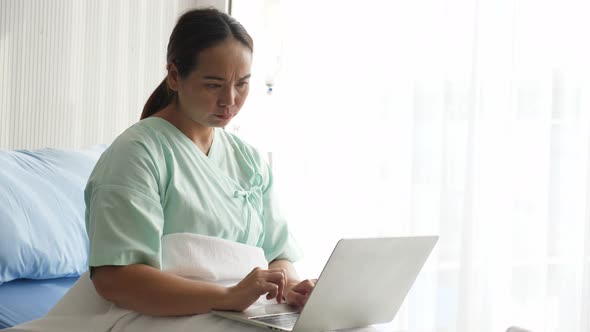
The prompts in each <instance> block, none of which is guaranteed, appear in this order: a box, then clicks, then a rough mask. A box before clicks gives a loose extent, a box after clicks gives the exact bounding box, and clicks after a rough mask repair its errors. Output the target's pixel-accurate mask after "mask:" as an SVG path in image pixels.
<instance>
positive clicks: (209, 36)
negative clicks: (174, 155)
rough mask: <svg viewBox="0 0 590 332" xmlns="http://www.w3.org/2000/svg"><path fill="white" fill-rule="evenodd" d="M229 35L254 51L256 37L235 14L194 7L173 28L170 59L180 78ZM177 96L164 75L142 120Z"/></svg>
mask: <svg viewBox="0 0 590 332" xmlns="http://www.w3.org/2000/svg"><path fill="white" fill-rule="evenodd" d="M228 37H234V38H235V39H237V40H238V41H239V42H241V43H242V44H244V45H245V46H246V47H248V48H249V49H250V51H253V50H254V43H253V41H252V38H251V37H250V35H249V34H248V32H247V31H246V29H244V27H243V26H242V25H241V24H240V23H239V22H238V21H237V20H236V19H234V18H233V17H231V16H229V15H227V14H225V13H222V12H220V11H218V10H217V9H213V8H207V9H193V10H190V11H188V12H186V13H184V14H183V15H182V16H181V17H180V18H179V19H178V22H177V23H176V26H175V27H174V30H172V34H171V35H170V40H169V41H168V52H167V55H166V61H167V63H168V64H171V63H172V64H174V65H175V66H176V68H177V69H178V73H179V75H180V77H181V78H185V77H187V76H188V75H189V73H190V72H191V71H192V70H193V69H194V68H195V67H196V66H197V59H198V55H199V53H201V52H202V51H203V50H205V49H207V48H209V47H213V46H215V45H217V44H219V43H221V42H223V41H224V40H226V39H227V38H228ZM175 97H176V92H175V91H173V90H171V89H170V87H169V86H168V83H167V81H166V78H164V80H163V81H162V83H160V85H159V86H158V87H157V88H156V90H154V92H153V93H152V95H151V96H150V98H149V99H148V100H147V102H146V103H145V106H144V107H143V112H142V113H141V118H140V119H145V118H148V117H150V116H152V115H154V114H155V113H157V112H158V111H160V110H161V109H163V108H164V107H166V106H167V105H168V104H170V103H171V102H172V101H173V100H174V98H175Z"/></svg>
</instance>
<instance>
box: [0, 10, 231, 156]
mask: <svg viewBox="0 0 590 332" xmlns="http://www.w3.org/2000/svg"><path fill="white" fill-rule="evenodd" d="M198 6H215V7H217V8H219V9H223V10H225V7H224V6H227V4H226V1H225V0H222V1H212V0H201V1H199V0H152V1H143V0H134V1H119V0H104V1H96V0H95V1H86V0H85V1H80V0H48V1H33V0H1V1H0V148H1V149H14V148H38V147H81V146H86V145H91V144H97V143H109V142H111V141H112V140H113V139H114V138H115V137H116V136H117V135H118V134H119V133H121V132H122V131H123V130H124V129H125V128H127V127H128V126H130V125H131V124H132V123H134V122H136V121H137V120H138V119H139V116H140V114H141V110H142V108H143V105H144V103H145V101H146V99H147V98H148V96H149V95H150V94H151V92H152V91H153V90H154V89H155V87H156V86H157V85H158V84H159V82H160V81H161V80H162V79H163V78H164V76H165V59H166V46H167V44H168V38H169V36H170V32H171V31H172V28H173V26H174V24H175V22H176V19H177V18H178V16H179V15H180V14H181V13H182V12H184V11H185V10H186V9H188V8H192V7H198Z"/></svg>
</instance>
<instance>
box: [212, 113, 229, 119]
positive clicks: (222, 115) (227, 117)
mask: <svg viewBox="0 0 590 332" xmlns="http://www.w3.org/2000/svg"><path fill="white" fill-rule="evenodd" d="M215 116H216V117H217V118H219V119H221V120H229V119H231V118H232V116H233V115H232V114H215Z"/></svg>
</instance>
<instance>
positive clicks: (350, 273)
mask: <svg viewBox="0 0 590 332" xmlns="http://www.w3.org/2000/svg"><path fill="white" fill-rule="evenodd" d="M437 240H438V237H437V236H420V237H400V238H373V239H342V240H340V241H339V242H338V244H337V245H336V247H335V248H334V251H333V252H332V255H331V256H330V258H329V260H328V263H327V264H326V266H325V267H324V269H323V271H322V273H321V275H320V277H319V279H318V283H317V284H316V286H315V289H314V291H313V292H312V294H311V296H310V298H309V300H308V302H307V304H306V305H305V307H304V308H303V311H302V312H301V316H300V317H299V319H298V320H297V323H296V324H295V327H294V329H293V330H294V331H297V332H299V331H324V330H338V329H343V328H353V327H363V326H368V325H371V324H380V323H386V322H389V321H391V320H393V318H394V317H395V315H396V313H397V311H398V310H399V308H400V306H401V304H402V303H403V301H404V298H405V297H406V295H407V293H408V291H409V290H410V287H411V286H412V284H413V283H414V280H415V279H416V277H417V276H418V273H419V272H420V269H421V268H422V266H423V265H424V263H425V262H426V259H427V258H428V255H429V254H430V252H431V251H432V249H433V248H434V245H435V244H436V241H437Z"/></svg>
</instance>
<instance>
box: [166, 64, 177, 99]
mask: <svg viewBox="0 0 590 332" xmlns="http://www.w3.org/2000/svg"><path fill="white" fill-rule="evenodd" d="M166 70H168V75H167V76H166V83H168V87H169V88H170V89H171V90H173V91H176V92H178V86H179V81H180V74H179V73H178V69H177V68H176V65H174V64H173V63H169V64H168V65H166Z"/></svg>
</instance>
